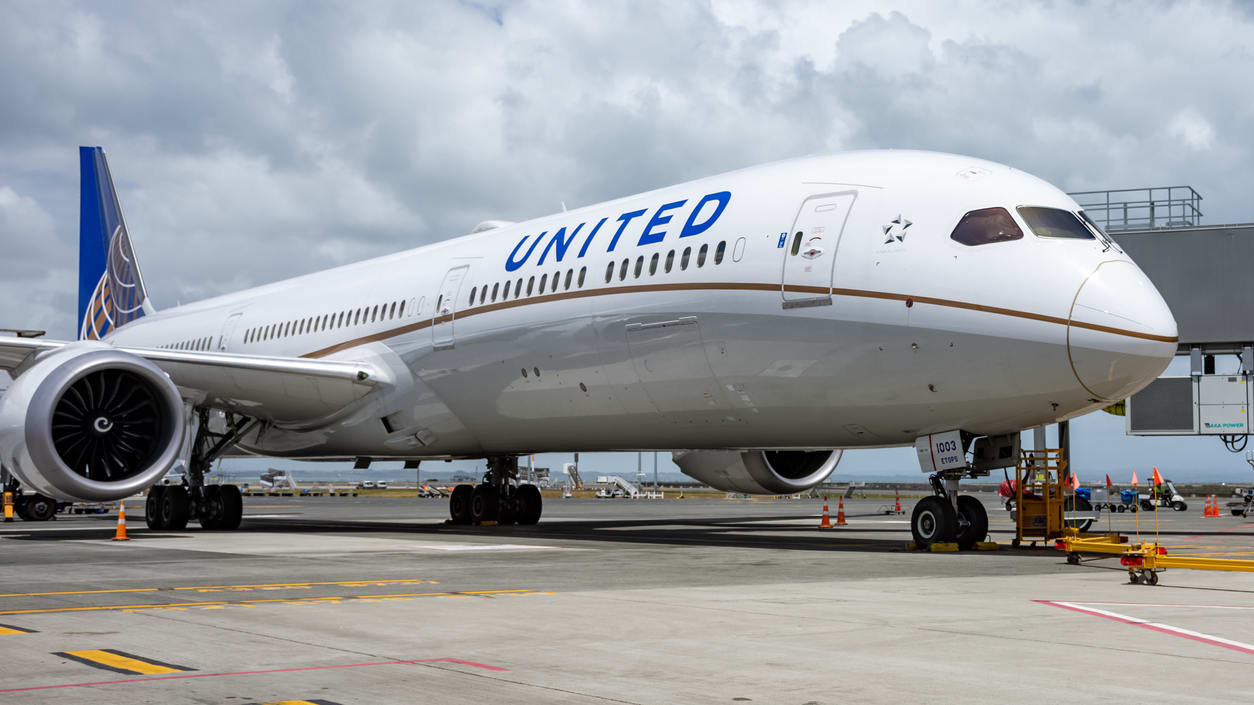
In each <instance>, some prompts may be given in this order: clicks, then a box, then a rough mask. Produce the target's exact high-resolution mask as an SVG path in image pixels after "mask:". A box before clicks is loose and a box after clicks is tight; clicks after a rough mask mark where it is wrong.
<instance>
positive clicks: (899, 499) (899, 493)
mask: <svg viewBox="0 0 1254 705" xmlns="http://www.w3.org/2000/svg"><path fill="white" fill-rule="evenodd" d="M893 494H894V495H896V497H897V513H898V514H901V490H900V489H895V490H893Z"/></svg>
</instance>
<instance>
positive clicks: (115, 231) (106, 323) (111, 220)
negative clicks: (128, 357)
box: [78, 147, 155, 340]
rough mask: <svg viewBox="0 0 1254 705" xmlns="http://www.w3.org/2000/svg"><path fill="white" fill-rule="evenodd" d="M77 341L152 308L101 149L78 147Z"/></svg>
mask: <svg viewBox="0 0 1254 705" xmlns="http://www.w3.org/2000/svg"><path fill="white" fill-rule="evenodd" d="M78 157H79V165H80V167H81V171H82V189H81V201H80V206H79V208H80V217H79V229H78V337H79V339H80V340H99V339H101V338H104V337H105V336H107V335H109V334H110V333H112V332H113V331H115V330H117V329H118V328H121V327H122V326H124V325H126V324H127V323H130V322H131V321H134V320H135V319H137V318H142V317H143V316H144V315H145V314H146V313H152V312H153V311H155V309H154V308H153V307H152V304H151V303H149V301H148V293H147V291H146V290H145V289H144V278H143V276H142V275H140V273H139V262H138V261H136V259H135V251H134V250H133V249H131V239H130V236H129V235H127V232H126V222H125V221H124V220H123V219H122V207H121V206H120V205H118V195H117V192H115V191H114V190H113V177H112V176H110V175H109V163H108V162H107V161H105V153H104V150H103V149H101V148H100V147H79V148H78Z"/></svg>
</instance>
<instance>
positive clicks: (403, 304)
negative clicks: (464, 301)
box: [396, 296, 474, 318]
mask: <svg viewBox="0 0 1254 705" xmlns="http://www.w3.org/2000/svg"><path fill="white" fill-rule="evenodd" d="M471 298H474V297H473V296H471ZM396 315H398V316H400V317H401V318H404V317H405V302H404V301H402V302H401V310H399V311H397V312H396Z"/></svg>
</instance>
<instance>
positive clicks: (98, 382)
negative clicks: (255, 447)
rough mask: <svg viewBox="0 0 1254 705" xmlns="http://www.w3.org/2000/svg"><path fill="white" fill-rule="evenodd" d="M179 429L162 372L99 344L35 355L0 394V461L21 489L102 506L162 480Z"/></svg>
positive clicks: (177, 408)
mask: <svg viewBox="0 0 1254 705" xmlns="http://www.w3.org/2000/svg"><path fill="white" fill-rule="evenodd" d="M185 426H186V421H185V418H184V414H183V401H182V398H181V397H180V395H179V392H178V389H177V388H176V387H175V386H174V383H173V382H171V381H170V378H169V376H168V375H166V373H165V372H163V371H162V370H161V368H159V367H157V366H156V365H154V364H153V363H151V362H149V361H148V360H145V359H144V358H142V357H139V356H137V355H133V354H131V353H126V352H122V351H120V350H117V349H116V348H113V347H111V346H109V345H105V344H104V343H96V342H87V341H84V342H79V343H73V344H70V345H67V346H65V347H63V348H61V349H59V350H56V351H54V352H51V353H46V354H44V355H43V356H41V357H40V358H39V359H38V360H37V361H36V362H35V363H34V364H33V365H32V366H30V367H29V368H27V369H26V370H24V371H22V372H21V374H19V375H18V377H17V379H15V380H13V384H12V385H10V386H9V389H8V390H7V391H6V392H5V393H4V396H3V397H0V461H3V463H4V465H5V467H7V468H8V469H9V470H10V471H12V473H13V475H14V476H15V477H16V478H17V479H18V480H19V481H20V482H21V483H22V485H23V486H24V487H26V488H27V489H28V490H31V491H34V492H38V493H39V494H42V495H46V496H48V497H53V498H55V499H60V500H66V501H89V502H108V501H113V500H116V499H122V498H123V497H129V496H130V495H133V494H135V493H136V492H139V491H141V490H143V489H145V488H147V487H148V486H150V485H152V484H154V483H156V482H157V481H158V480H160V479H161V477H162V476H163V475H165V473H166V472H167V471H169V469H170V467H171V466H172V465H173V464H174V461H175V460H176V459H177V458H178V456H179V451H180V449H181V447H182V444H183V434H184V430H185Z"/></svg>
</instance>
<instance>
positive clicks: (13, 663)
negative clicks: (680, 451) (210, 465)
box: [0, 495, 1254, 705]
mask: <svg viewBox="0 0 1254 705" xmlns="http://www.w3.org/2000/svg"><path fill="white" fill-rule="evenodd" d="M833 499H834V498H833ZM983 499H984V501H985V503H986V505H987V506H988V508H989V514H990V517H991V524H992V529H991V533H992V538H993V539H994V540H996V541H998V542H1000V543H1001V544H1002V545H1003V546H1002V548H1001V549H1000V550H998V551H993V552H970V553H959V554H933V553H921V552H913V551H909V550H907V548H906V542H907V541H908V540H909V524H908V518H909V517H908V516H894V515H885V514H883V513H877V511H878V510H880V509H882V508H883V507H884V506H885V504H886V502H885V501H884V500H852V501H848V502H846V504H845V511H846V515H847V517H848V525H847V526H844V527H838V528H834V529H830V530H820V529H818V528H817V525H818V515H819V512H820V510H821V506H822V501H821V500H793V501H778V500H773V501H770V500H768V501H724V500H721V499H717V500H714V499H685V500H673V499H666V500H546V502H545V516H544V519H542V521H541V523H540V524H539V525H538V526H535V527H501V526H497V527H452V526H447V525H444V524H443V523H442V521H443V519H444V517H445V515H446V512H447V501H445V500H439V499H417V498H409V499H387V498H371V497H358V498H339V497H335V498H330V497H318V498H292V497H276V498H247V499H246V500H245V519H244V523H243V527H242V528H241V530H239V531H236V532H204V531H200V530H198V529H195V528H191V529H189V530H187V531H180V532H152V531H148V530H147V529H146V528H144V527H143V520H142V517H143V511H142V501H140V500H131V501H129V502H128V503H127V508H128V515H129V519H130V522H129V528H130V535H131V537H132V540H131V541H128V542H113V541H110V540H109V538H110V537H111V536H112V535H113V532H114V523H115V518H114V517H112V516H65V515H63V516H61V517H60V518H59V519H58V520H57V521H53V522H47V523H42V524H40V523H26V522H21V521H20V520H19V521H17V522H14V523H11V524H0V565H3V570H0V655H2V657H0V701H3V702H4V703H6V705H10V704H12V705H17V704H20V703H46V702H52V701H55V702H58V703H92V704H93V705H98V704H99V703H101V702H107V703H122V702H125V703H202V704H203V703H232V704H236V705H243V704H247V703H273V702H312V703H338V704H340V705H350V704H355V703H361V704H371V705H374V704H378V703H476V704H477V705H482V704H483V703H498V702H499V703H511V704H512V703H658V704H662V703H782V704H792V705H814V704H824V705H829V704H831V705H834V704H837V703H840V704H845V703H894V704H896V703H902V702H928V703H998V704H1002V703H1020V702H1025V703H1026V702H1031V703H1039V702H1064V701H1065V702H1068V703H1088V702H1110V701H1111V700H1112V699H1115V698H1117V699H1121V700H1122V701H1124V702H1147V701H1148V702H1164V701H1165V702H1173V703H1203V702H1205V703H1211V702H1215V701H1216V700H1219V699H1238V698H1244V697H1245V696H1246V695H1247V692H1248V686H1247V684H1246V683H1245V682H1244V678H1243V676H1242V674H1243V673H1244V670H1243V669H1245V668H1249V667H1250V666H1251V665H1254V645H1251V644H1252V643H1254V637H1252V636H1251V631H1252V627H1254V599H1252V598H1254V574H1249V573H1211V572H1198V571H1183V570H1173V571H1168V572H1166V573H1164V574H1162V578H1161V582H1160V583H1159V585H1157V586H1153V587H1151V586H1143V585H1130V584H1128V583H1127V575H1126V569H1124V568H1122V567H1121V566H1120V565H1119V562H1118V559H1117V558H1104V559H1100V560H1086V561H1084V562H1083V563H1081V564H1080V565H1067V564H1066V562H1065V560H1064V558H1065V557H1064V555H1063V554H1062V553H1061V552H1059V551H1056V550H1054V549H1052V548H1050V547H1037V548H1035V549H1033V548H1020V549H1011V548H1009V547H1008V543H1009V540H1010V538H1011V531H1012V524H1011V522H1010V520H1009V519H1008V517H1007V516H1006V513H1005V512H1004V511H1003V510H1002V509H1001V508H1000V507H999V506H998V505H997V503H996V498H995V497H994V496H992V495H984V496H983ZM891 503H892V500H888V502H887V504H891ZM830 509H831V513H832V520H833V521H835V518H836V517H835V515H836V510H837V507H836V503H835V501H833V502H832V503H831V505H830ZM905 509H906V510H907V511H909V509H910V506H906V507H905ZM1134 516H1135V519H1134ZM1107 521H1108V519H1107V517H1106V516H1103V517H1102V518H1101V519H1100V521H1099V523H1098V525H1097V526H1096V527H1095V529H1098V528H1100V529H1103V530H1104V529H1105V528H1106V526H1107ZM1109 521H1110V527H1111V528H1113V529H1114V530H1116V531H1123V532H1125V533H1127V534H1132V533H1133V529H1134V521H1139V522H1140V528H1141V530H1142V534H1143V535H1144V534H1146V533H1147V531H1149V532H1152V527H1153V516H1152V515H1151V514H1140V515H1132V514H1117V515H1114V516H1113V517H1111V518H1110V519H1109ZM1158 521H1159V525H1160V535H1161V538H1162V542H1163V543H1165V544H1168V545H1170V546H1172V548H1171V549H1170V550H1172V551H1173V552H1205V553H1211V554H1223V555H1225V556H1229V557H1248V558H1251V559H1254V522H1251V521H1249V520H1247V519H1244V518H1239V517H1232V516H1226V515H1225V516H1223V517H1220V518H1202V507H1201V502H1197V503H1193V502H1191V503H1190V511H1189V512H1188V513H1185V514H1177V513H1174V512H1170V511H1166V510H1163V511H1161V512H1160V514H1159V515H1158ZM193 526H194V524H193Z"/></svg>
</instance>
